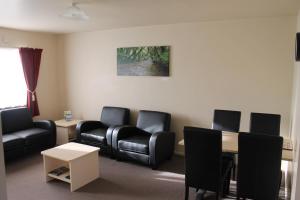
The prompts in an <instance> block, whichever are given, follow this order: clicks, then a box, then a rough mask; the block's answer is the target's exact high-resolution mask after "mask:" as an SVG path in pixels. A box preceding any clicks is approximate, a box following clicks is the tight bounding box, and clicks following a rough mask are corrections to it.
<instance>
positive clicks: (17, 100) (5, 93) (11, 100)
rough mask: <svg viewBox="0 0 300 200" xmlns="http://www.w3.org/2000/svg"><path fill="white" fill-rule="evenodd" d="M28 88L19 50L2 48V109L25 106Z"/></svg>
mask: <svg viewBox="0 0 300 200" xmlns="http://www.w3.org/2000/svg"><path fill="white" fill-rule="evenodd" d="M26 101H27V87H26V82H25V78H24V74H23V67H22V63H21V58H20V55H19V50H18V49H17V48H0V108H7V107H16V106H24V105H26Z"/></svg>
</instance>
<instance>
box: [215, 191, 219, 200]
mask: <svg viewBox="0 0 300 200" xmlns="http://www.w3.org/2000/svg"><path fill="white" fill-rule="evenodd" d="M216 200H220V193H219V191H217V192H216Z"/></svg>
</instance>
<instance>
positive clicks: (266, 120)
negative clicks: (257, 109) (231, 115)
mask: <svg viewBox="0 0 300 200" xmlns="http://www.w3.org/2000/svg"><path fill="white" fill-rule="evenodd" d="M280 120H281V116H280V115H277V114H267V113H251V115H250V133H257V134H260V133H262V134H267V135H275V136H279V135H280Z"/></svg>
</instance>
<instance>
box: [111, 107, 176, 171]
mask: <svg viewBox="0 0 300 200" xmlns="http://www.w3.org/2000/svg"><path fill="white" fill-rule="evenodd" d="M170 122H171V115H170V114H168V113H163V112H157V111H146V110H141V111H140V112H139V114H138V119H137V125H136V127H134V126H123V127H117V128H115V129H114V131H113V138H112V147H113V152H114V154H115V156H116V158H117V159H118V160H121V159H124V158H125V159H133V160H137V161H139V162H141V163H144V164H146V165H149V166H151V167H152V169H156V168H157V167H158V165H159V164H160V163H161V162H162V161H164V160H166V159H170V158H171V157H172V155H173V152H174V143H175V134H174V133H173V132H170Z"/></svg>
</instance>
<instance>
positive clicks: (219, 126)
mask: <svg viewBox="0 0 300 200" xmlns="http://www.w3.org/2000/svg"><path fill="white" fill-rule="evenodd" d="M240 121H241V112H240V111H233V110H218V109H217V110H215V111H214V119H213V125H212V128H213V129H214V130H219V131H230V132H236V133H238V132H239V130H240Z"/></svg>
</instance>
